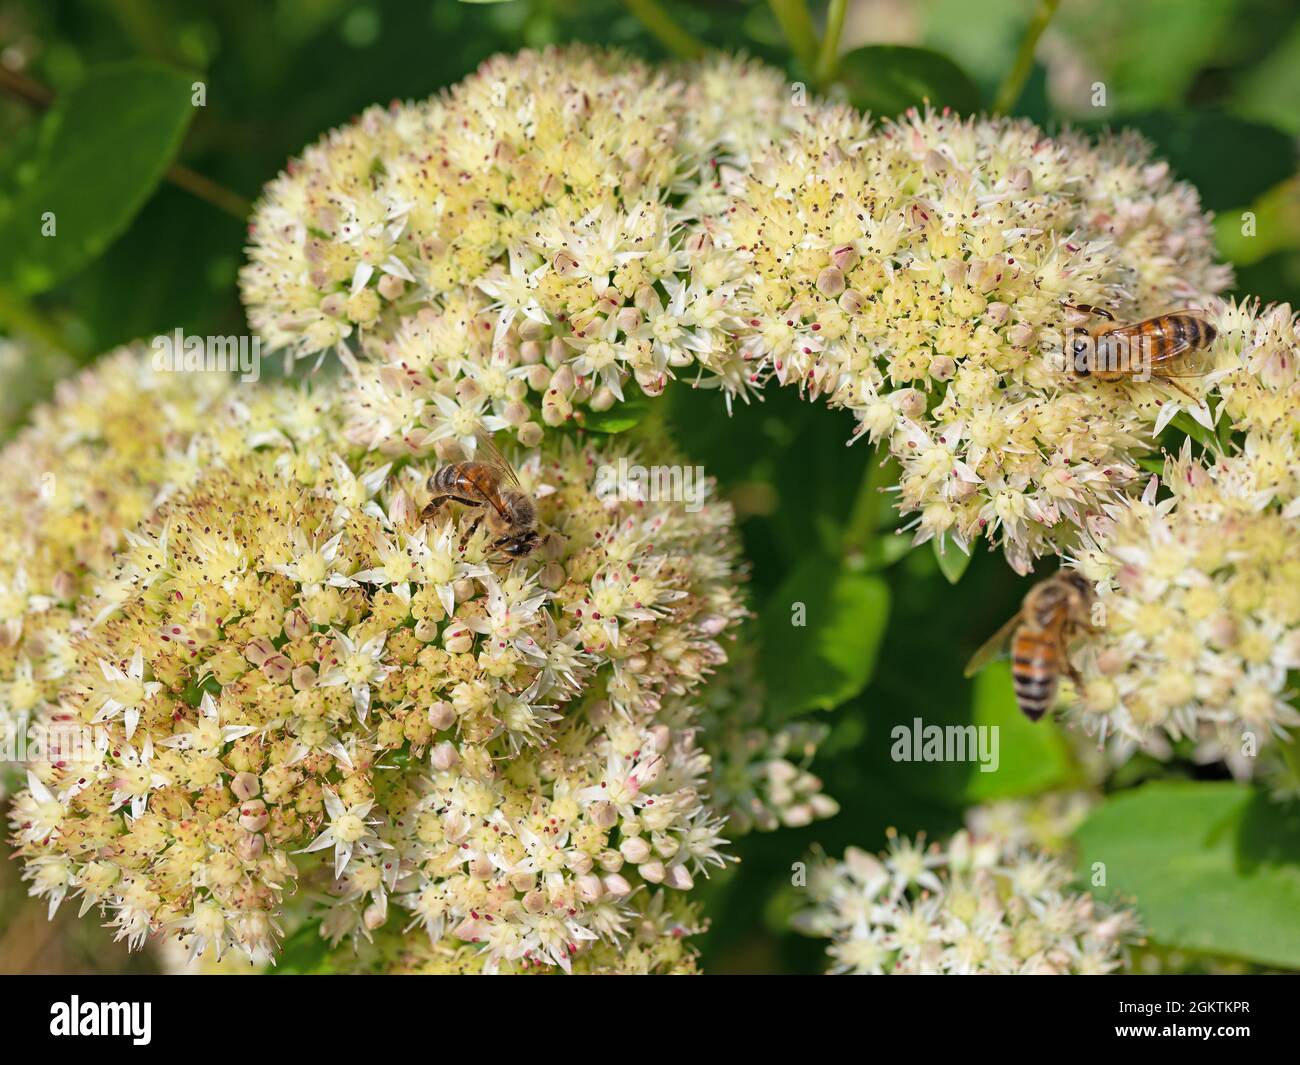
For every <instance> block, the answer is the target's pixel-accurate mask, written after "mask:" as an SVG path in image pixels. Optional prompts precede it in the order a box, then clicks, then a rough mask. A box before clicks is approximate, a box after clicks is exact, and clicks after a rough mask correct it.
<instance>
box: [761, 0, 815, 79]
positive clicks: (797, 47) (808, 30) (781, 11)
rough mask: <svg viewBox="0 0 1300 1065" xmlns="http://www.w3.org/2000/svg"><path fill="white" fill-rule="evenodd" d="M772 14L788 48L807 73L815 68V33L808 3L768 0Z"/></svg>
mask: <svg viewBox="0 0 1300 1065" xmlns="http://www.w3.org/2000/svg"><path fill="white" fill-rule="evenodd" d="M769 3H771V5H772V14H774V15H775V16H776V21H777V22H779V23H780V24H781V32H782V33H784V34H785V39H786V40H787V41H789V42H790V49H791V50H792V51H793V52H794V54H795V57H796V58H797V59H798V60H799V62H800V63H802V64H803V66H804V68H805V69H806V70H807V71H808V73H810V74H813V73H815V72H816V70H817V47H818V46H817V33H816V31H815V30H814V29H813V23H812V16H811V15H809V14H808V5H807V4H805V3H804V0H769Z"/></svg>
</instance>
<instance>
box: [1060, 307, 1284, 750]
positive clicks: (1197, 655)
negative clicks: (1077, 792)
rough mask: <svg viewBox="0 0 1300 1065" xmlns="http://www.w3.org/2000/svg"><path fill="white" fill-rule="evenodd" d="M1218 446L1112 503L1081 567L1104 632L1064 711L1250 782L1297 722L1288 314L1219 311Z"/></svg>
mask: <svg viewBox="0 0 1300 1065" xmlns="http://www.w3.org/2000/svg"><path fill="white" fill-rule="evenodd" d="M1210 318H1211V321H1212V322H1213V324H1214V325H1215V326H1216V327H1217V328H1218V329H1219V331H1220V336H1221V338H1222V339H1221V344H1222V346H1223V348H1224V350H1223V352H1222V356H1221V368H1220V369H1219V370H1218V371H1216V373H1215V375H1214V376H1216V377H1220V380H1219V383H1218V390H1219V392H1220V393H1221V395H1222V401H1221V403H1220V405H1219V406H1218V407H1217V408H1216V411H1215V413H1216V416H1217V424H1216V430H1217V435H1216V436H1213V437H1210V438H1208V441H1207V443H1208V445H1209V447H1208V450H1204V451H1203V452H1202V453H1201V454H1200V455H1193V452H1192V449H1191V447H1190V442H1189V443H1188V444H1187V445H1186V446H1184V447H1183V449H1182V450H1181V451H1180V452H1179V454H1177V455H1176V456H1175V455H1171V456H1169V457H1168V458H1167V459H1166V462H1165V468H1164V472H1163V475H1162V476H1161V477H1159V478H1152V479H1151V481H1150V482H1149V483H1148V484H1147V486H1146V490H1145V491H1143V492H1142V493H1141V495H1139V496H1137V497H1133V498H1125V499H1123V500H1120V501H1117V502H1116V503H1114V504H1111V505H1109V506H1108V507H1107V508H1106V510H1105V515H1104V517H1103V518H1102V520H1099V521H1098V522H1097V523H1096V528H1095V530H1094V534H1093V535H1091V536H1089V537H1087V538H1085V541H1084V543H1083V545H1082V547H1081V549H1080V550H1079V552H1078V557H1077V560H1076V562H1075V564H1076V565H1077V567H1078V569H1079V570H1080V572H1082V573H1084V574H1085V575H1086V576H1088V577H1089V578H1090V579H1093V580H1096V581H1098V582H1099V586H1100V590H1101V592H1100V594H1101V598H1100V604H1101V606H1102V608H1103V609H1104V619H1105V625H1104V630H1103V632H1102V633H1101V634H1100V635H1099V636H1098V637H1097V638H1096V639H1093V640H1091V641H1089V642H1088V644H1087V646H1086V647H1085V648H1084V649H1083V651H1082V653H1081V656H1080V659H1081V660H1080V665H1081V667H1082V672H1083V674H1084V680H1085V684H1084V689H1083V691H1082V692H1080V693H1078V699H1077V703H1076V705H1075V706H1074V707H1073V708H1072V711H1071V713H1072V714H1073V715H1074V716H1076V717H1078V718H1079V719H1081V720H1082V722H1083V724H1084V726H1085V728H1087V729H1088V730H1089V731H1090V732H1091V731H1096V732H1099V733H1100V734H1101V735H1102V736H1105V735H1106V734H1107V733H1114V734H1117V735H1118V736H1120V737H1122V738H1123V739H1126V740H1129V741H1136V742H1143V741H1146V740H1149V739H1151V738H1152V737H1156V738H1162V739H1171V740H1178V739H1181V738H1184V737H1186V738H1189V739H1191V740H1193V741H1197V742H1199V743H1200V744H1201V748H1202V750H1201V752H1200V753H1202V754H1203V755H1205V756H1208V757H1213V758H1225V757H1226V758H1227V759H1228V761H1229V764H1230V765H1232V766H1233V768H1234V769H1235V770H1236V771H1237V772H1238V773H1241V774H1247V773H1248V772H1249V768H1250V766H1251V765H1252V764H1253V759H1254V756H1255V755H1256V754H1257V753H1258V752H1259V750H1260V749H1261V748H1263V747H1264V746H1265V745H1266V744H1267V743H1268V742H1269V741H1270V740H1272V739H1275V738H1278V739H1285V738H1287V736H1288V734H1289V731H1290V730H1292V729H1294V727H1295V726H1296V725H1297V724H1300V714H1297V713H1296V711H1295V709H1294V708H1293V707H1292V706H1291V705H1290V698H1291V696H1292V694H1293V692H1292V691H1291V689H1290V687H1289V686H1288V683H1287V677H1288V673H1289V672H1290V671H1291V670H1295V669H1297V668H1300V557H1297V555H1296V550H1295V546H1296V542H1297V537H1300V378H1298V376H1297V370H1296V363H1297V359H1298V358H1300V342H1298V340H1297V333H1296V320H1295V318H1294V316H1293V315H1292V313H1291V309H1290V308H1289V307H1287V306H1277V307H1270V308H1268V309H1267V310H1265V311H1262V312H1261V311H1260V310H1259V308H1258V307H1257V306H1255V305H1251V304H1243V305H1240V306H1238V305H1232V304H1218V305H1216V306H1215V307H1214V308H1213V309H1212V312H1211V314H1210Z"/></svg>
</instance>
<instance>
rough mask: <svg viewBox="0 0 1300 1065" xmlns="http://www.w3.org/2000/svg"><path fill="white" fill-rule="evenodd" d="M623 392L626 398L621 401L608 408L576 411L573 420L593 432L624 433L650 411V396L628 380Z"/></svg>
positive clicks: (637, 423)
mask: <svg viewBox="0 0 1300 1065" xmlns="http://www.w3.org/2000/svg"><path fill="white" fill-rule="evenodd" d="M623 394H624V395H625V396H626V397H627V398H626V399H624V401H623V402H622V403H615V404H614V405H613V406H612V407H610V408H609V410H580V411H576V412H575V415H576V417H575V420H576V421H577V422H578V424H579V425H581V426H582V428H584V429H589V430H591V431H592V432H593V433H625V432H627V431H628V430H629V429H632V428H635V427H636V426H637V425H639V424H640V423H641V420H642V419H643V418H645V416H646V415H647V414H648V413H650V398H649V397H648V396H647V395H646V394H645V393H644V392H642V391H641V389H639V388H637V387H636V386H635V385H634V384H631V383H630V382H629V384H628V385H626V386H625V387H624V389H623Z"/></svg>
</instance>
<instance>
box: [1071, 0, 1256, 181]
mask: <svg viewBox="0 0 1300 1065" xmlns="http://www.w3.org/2000/svg"><path fill="white" fill-rule="evenodd" d="M1241 3H1242V0H1143V2H1142V3H1134V2H1133V0H1088V2H1087V3H1063V4H1061V5H1060V7H1059V8H1058V10H1057V14H1056V20H1055V25H1056V31H1057V33H1058V34H1059V35H1060V37H1061V38H1063V39H1064V40H1065V41H1068V47H1069V48H1070V51H1071V52H1072V53H1073V54H1074V55H1075V57H1076V58H1075V59H1074V61H1075V62H1078V63H1081V64H1082V65H1083V66H1084V67H1085V68H1086V69H1089V70H1092V71H1095V72H1096V73H1095V76H1096V78H1097V80H1100V81H1102V82H1103V83H1104V84H1105V85H1106V90H1107V97H1108V103H1109V104H1110V106H1111V107H1114V108H1116V109H1119V110H1122V111H1136V110H1139V109H1141V110H1147V109H1151V110H1158V109H1164V108H1170V107H1176V106H1177V105H1178V104H1179V103H1180V102H1181V101H1182V100H1184V99H1186V97H1187V95H1188V93H1189V90H1191V88H1192V86H1193V84H1194V82H1195V80H1196V78H1197V76H1198V75H1200V74H1202V73H1203V72H1204V71H1205V70H1206V68H1208V67H1213V66H1216V65H1218V64H1217V63H1216V56H1217V55H1222V54H1223V53H1222V49H1223V47H1224V44H1225V41H1227V40H1228V39H1230V38H1232V37H1234V36H1235V31H1236V27H1235V26H1234V25H1233V23H1234V21H1235V20H1238V19H1241V18H1243V17H1246V16H1244V15H1243V14H1242V13H1240V12H1239V11H1238V10H1237V9H1238V8H1239V7H1241ZM1092 80H1093V78H1092V77H1088V78H1086V79H1080V81H1081V82H1082V84H1081V85H1080V87H1079V88H1078V89H1077V90H1076V92H1077V94H1078V99H1077V100H1067V101H1065V103H1066V105H1067V109H1069V110H1072V111H1075V112H1076V113H1084V112H1086V110H1087V107H1088V100H1089V91H1090V86H1091V83H1092ZM1071 104H1073V105H1074V106H1072V107H1071V106H1069V105H1071ZM1220 158H1224V159H1228V158H1231V157H1230V156H1221V157H1220Z"/></svg>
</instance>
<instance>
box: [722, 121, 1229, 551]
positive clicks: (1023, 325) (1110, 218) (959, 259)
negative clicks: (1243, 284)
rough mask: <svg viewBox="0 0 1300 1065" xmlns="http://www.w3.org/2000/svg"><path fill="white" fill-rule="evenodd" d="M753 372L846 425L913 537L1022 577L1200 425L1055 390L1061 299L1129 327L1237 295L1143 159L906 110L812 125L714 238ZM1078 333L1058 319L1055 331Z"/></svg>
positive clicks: (1200, 231) (1144, 400)
mask: <svg viewBox="0 0 1300 1065" xmlns="http://www.w3.org/2000/svg"><path fill="white" fill-rule="evenodd" d="M715 236H716V237H717V239H718V243H719V244H720V245H722V246H724V247H728V248H734V249H735V251H736V252H737V254H739V255H740V256H741V257H742V260H743V261H744V262H745V279H746V280H745V283H744V284H743V285H742V286H741V287H740V289H739V290H738V292H737V296H736V301H735V306H736V308H737V316H738V317H739V318H740V319H741V321H742V328H741V330H740V333H739V335H738V338H737V339H738V342H739V343H740V344H741V347H742V351H743V352H744V357H745V359H746V361H747V363H748V364H749V365H751V366H752V367H753V369H754V372H755V373H756V374H758V375H760V376H764V377H765V376H769V375H770V376H773V377H775V378H776V379H777V380H778V381H779V382H780V383H782V384H791V385H795V386H797V387H798V388H799V389H800V390H801V391H802V392H803V393H805V394H806V395H808V396H809V397H810V398H816V397H825V399H826V400H827V402H828V403H829V404H830V405H831V406H833V407H842V408H845V409H847V410H849V411H851V412H852V413H853V415H854V417H855V419H856V420H857V430H856V433H855V438H856V437H857V436H865V437H867V438H868V439H869V440H871V441H872V442H881V443H883V444H884V445H887V447H888V450H889V453H890V454H891V455H892V456H893V457H894V458H895V459H896V460H897V462H898V463H899V465H900V467H901V473H900V477H899V485H898V506H899V509H900V510H901V511H902V512H904V513H905V514H914V515H915V518H914V521H913V524H914V525H915V526H916V527H917V528H918V532H917V536H916V539H917V541H918V542H924V541H925V540H928V539H931V538H932V537H938V538H944V537H947V538H950V539H951V540H952V541H953V542H955V543H956V544H957V546H958V547H959V548H960V549H962V550H963V551H968V550H969V549H970V547H971V545H972V544H974V543H975V542H976V541H979V540H983V539H988V540H990V541H992V542H994V543H996V544H1000V545H1001V546H1002V547H1003V549H1004V550H1005V553H1006V556H1007V558H1008V561H1009V562H1010V563H1011V565H1012V566H1013V567H1014V568H1015V569H1016V570H1017V572H1020V573H1025V572H1027V571H1028V570H1029V569H1030V568H1031V566H1032V564H1033V561H1034V559H1036V558H1037V557H1038V556H1040V555H1043V554H1048V553H1055V552H1058V551H1059V550H1060V549H1061V548H1062V547H1065V546H1068V545H1070V544H1071V543H1073V542H1074V541H1075V540H1076V538H1077V536H1078V534H1079V532H1080V530H1081V528H1082V527H1083V526H1084V524H1085V522H1086V519H1087V517H1088V516H1089V515H1090V514H1092V513H1095V512H1096V511H1097V510H1098V509H1099V508H1100V506H1101V505H1102V504H1103V503H1104V502H1108V501H1110V500H1113V499H1114V498H1116V497H1117V495H1118V494H1119V493H1120V492H1121V491H1122V490H1124V489H1125V488H1127V487H1128V486H1130V485H1131V484H1133V483H1134V481H1135V480H1136V478H1137V474H1138V468H1137V465H1136V458H1137V457H1138V456H1139V455H1141V454H1142V453H1143V452H1144V451H1146V450H1149V449H1150V447H1151V446H1152V439H1151V438H1152V435H1153V434H1152V426H1153V425H1158V424H1159V422H1160V421H1161V419H1162V417H1163V418H1168V417H1171V416H1172V414H1173V413H1175V412H1176V411H1177V409H1179V407H1180V405H1181V406H1188V407H1192V408H1194V409H1195V410H1196V411H1197V414H1198V416H1199V417H1201V418H1202V419H1203V420H1208V412H1206V411H1204V410H1203V409H1202V408H1201V406H1200V405H1198V404H1193V403H1191V402H1189V401H1186V400H1185V399H1184V398H1183V397H1181V395H1180V394H1179V393H1178V392H1176V391H1173V390H1171V389H1168V388H1166V387H1161V386H1152V385H1147V386H1144V387H1140V388H1136V389H1129V388H1128V387H1125V386H1119V385H1115V384H1101V383H1092V382H1089V383H1082V382H1080V381H1078V380H1077V379H1076V378H1074V377H1073V376H1072V375H1070V374H1067V373H1066V370H1067V369H1068V368H1069V363H1068V362H1067V361H1065V360H1064V359H1063V358H1062V351H1063V347H1062V340H1063V335H1064V332H1065V330H1067V329H1068V328H1071V327H1072V326H1073V325H1074V324H1075V323H1076V322H1078V321H1079V318H1078V316H1077V315H1075V313H1074V312H1067V311H1066V310H1064V309H1063V307H1062V304H1064V303H1070V304H1074V303H1083V304H1091V305H1100V306H1103V307H1109V308H1112V309H1113V310H1115V312H1116V313H1117V314H1118V315H1119V316H1120V317H1121V318H1128V319H1134V320H1135V319H1137V318H1140V317H1144V316H1147V315H1151V314H1155V313H1158V312H1160V311H1163V310H1166V309H1169V308H1170V307H1171V306H1183V305H1185V304H1186V303H1187V301H1189V300H1203V299H1205V298H1206V296H1207V295H1208V294H1212V293H1214V292H1216V291H1218V290H1219V289H1221V288H1222V287H1223V286H1224V285H1225V283H1226V282H1227V280H1228V273H1227V271H1226V269H1225V268H1223V267H1219V266H1215V265H1214V264H1213V260H1212V242H1211V230H1210V227H1209V223H1208V219H1207V217H1206V216H1205V215H1204V214H1203V213H1202V212H1201V210H1200V207H1199V203H1198V201H1197V197H1196V194H1195V192H1194V191H1193V190H1192V189H1191V188H1190V186H1187V185H1184V184H1179V183H1175V182H1174V181H1173V180H1172V179H1171V178H1170V176H1169V172H1168V167H1167V165H1165V164H1163V163H1159V162H1157V161H1155V160H1153V159H1152V158H1151V157H1150V154H1149V150H1148V149H1147V147H1146V146H1145V144H1144V143H1143V142H1141V141H1140V140H1138V139H1136V138H1134V137H1129V136H1121V137H1115V138H1107V139H1104V140H1102V141H1101V142H1100V143H1098V144H1092V143H1090V142H1089V141H1087V140H1086V139H1084V138H1083V137H1081V136H1078V135H1074V134H1069V133H1067V134H1065V135H1063V136H1061V137H1059V138H1055V139H1053V138H1049V137H1047V136H1046V135H1045V134H1044V133H1043V132H1042V131H1041V130H1039V129H1038V128H1037V127H1036V126H1034V125H1032V124H1031V123H1028V122H1024V121H1013V120H1008V119H985V118H972V119H966V120H963V119H959V118H956V117H954V116H952V115H951V114H948V113H946V112H945V113H943V114H937V113H934V112H931V111H927V112H926V113H924V114H919V113H916V112H909V113H908V115H907V116H906V117H905V118H904V119H903V120H901V121H900V122H898V123H892V122H888V121H886V122H885V123H884V124H883V126H881V127H879V128H878V129H873V127H872V126H871V125H870V124H869V122H868V120H867V119H866V118H864V117H862V116H860V115H858V114H857V113H856V112H854V111H852V110H851V109H848V108H821V109H815V110H812V111H810V113H809V114H808V116H807V119H806V121H805V123H804V125H803V126H802V127H801V128H800V129H799V130H798V131H797V132H796V133H795V134H794V135H793V136H791V137H789V138H787V139H785V140H783V141H781V142H779V143H777V144H775V145H774V146H772V147H770V148H769V149H768V150H767V151H766V153H764V154H761V155H760V156H759V157H758V159H757V160H756V162H755V163H754V165H753V167H752V170H751V173H750V174H749V175H748V176H747V177H746V178H745V179H744V181H743V182H742V184H741V186H740V188H739V189H738V191H737V194H736V196H735V200H734V206H733V209H732V211H731V212H730V213H729V214H728V215H727V217H726V219H725V223H724V224H723V225H721V226H720V227H719V232H717V233H716V234H715ZM1067 319H1068V320H1067Z"/></svg>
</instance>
